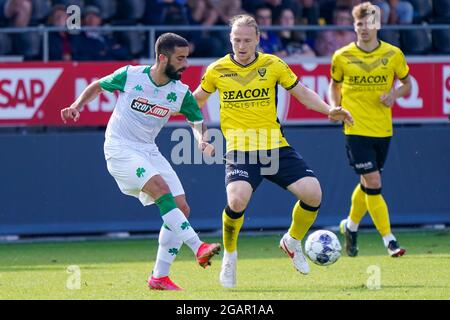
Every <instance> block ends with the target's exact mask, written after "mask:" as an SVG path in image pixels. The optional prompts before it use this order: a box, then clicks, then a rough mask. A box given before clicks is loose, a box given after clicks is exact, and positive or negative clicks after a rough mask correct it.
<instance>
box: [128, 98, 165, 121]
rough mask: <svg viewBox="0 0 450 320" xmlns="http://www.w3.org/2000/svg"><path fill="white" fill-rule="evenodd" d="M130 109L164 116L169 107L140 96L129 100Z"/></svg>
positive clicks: (160, 116)
mask: <svg viewBox="0 0 450 320" xmlns="http://www.w3.org/2000/svg"><path fill="white" fill-rule="evenodd" d="M131 109H133V110H135V111H138V112H142V113H144V114H145V115H149V116H153V117H156V118H164V117H165V116H167V114H168V113H169V111H170V110H169V109H167V108H165V107H162V106H159V105H157V104H151V103H149V102H148V100H147V99H145V98H140V97H139V98H137V99H134V100H133V102H131Z"/></svg>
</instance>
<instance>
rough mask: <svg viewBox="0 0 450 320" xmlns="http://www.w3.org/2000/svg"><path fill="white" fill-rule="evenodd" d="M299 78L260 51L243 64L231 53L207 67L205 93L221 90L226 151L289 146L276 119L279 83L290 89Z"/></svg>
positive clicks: (282, 63)
mask: <svg viewBox="0 0 450 320" xmlns="http://www.w3.org/2000/svg"><path fill="white" fill-rule="evenodd" d="M297 83H298V78H297V76H296V75H295V73H294V72H293V71H292V70H291V69H290V68H289V66H288V65H287V64H286V63H285V62H284V61H283V60H281V59H280V58H278V57H276V56H274V55H271V54H264V53H260V52H258V53H257V55H256V59H255V60H254V61H253V62H251V63H250V64H248V65H246V66H244V65H241V64H239V63H238V62H237V61H235V60H234V59H233V57H232V55H231V54H229V55H226V56H225V57H223V58H221V59H219V60H217V61H216V62H214V63H212V64H211V65H209V66H208V68H207V70H206V73H205V75H204V76H203V78H202V82H201V87H202V89H203V90H204V91H205V92H208V93H213V92H215V91H216V90H219V97H220V126H221V129H222V132H223V134H224V136H225V139H226V142H227V151H231V150H239V151H255V150H270V149H275V148H280V147H285V146H288V145H289V144H288V142H287V141H286V139H285V137H284V135H283V131H282V128H281V124H280V122H279V121H278V118H277V86H278V84H280V85H281V86H282V87H284V88H285V89H286V90H290V89H292V88H293V87H295V86H296V85H297Z"/></svg>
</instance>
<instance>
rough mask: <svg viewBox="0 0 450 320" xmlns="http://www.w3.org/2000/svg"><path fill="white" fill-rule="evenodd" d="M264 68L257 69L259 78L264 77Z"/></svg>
mask: <svg viewBox="0 0 450 320" xmlns="http://www.w3.org/2000/svg"><path fill="white" fill-rule="evenodd" d="M266 71H267V70H266V68H259V69H258V73H259V75H260V76H261V77H264V76H265V75H266Z"/></svg>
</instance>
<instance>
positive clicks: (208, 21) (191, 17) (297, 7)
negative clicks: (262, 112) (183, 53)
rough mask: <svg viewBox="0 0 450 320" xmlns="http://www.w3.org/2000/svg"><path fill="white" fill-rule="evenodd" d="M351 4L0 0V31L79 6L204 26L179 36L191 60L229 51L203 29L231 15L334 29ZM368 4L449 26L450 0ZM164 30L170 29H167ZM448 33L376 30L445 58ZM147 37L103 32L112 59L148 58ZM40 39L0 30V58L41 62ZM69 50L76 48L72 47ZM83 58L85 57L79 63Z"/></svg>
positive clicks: (105, 19)
mask: <svg viewBox="0 0 450 320" xmlns="http://www.w3.org/2000/svg"><path fill="white" fill-rule="evenodd" d="M355 2H359V1H355V0H338V1H329V0H320V1H310V0H258V1H246V0H243V1H230V2H229V3H228V4H227V5H226V6H224V4H223V3H222V2H220V1H217V0H198V1H197V0H195V1H193V0H120V1H119V0H0V27H12V28H14V27H27V26H29V27H36V26H52V25H54V24H52V23H51V22H49V17H50V15H51V13H52V10H53V9H54V8H55V6H56V5H63V6H65V7H67V6H69V5H76V6H79V7H80V9H81V12H82V13H83V15H84V12H85V10H86V8H92V7H95V8H97V9H98V12H99V16H100V18H101V25H106V26H108V25H109V26H128V27H129V26H161V25H167V26H174V25H175V26H184V25H185V26H203V27H204V30H202V31H192V30H189V28H187V30H183V32H179V33H181V34H182V35H183V36H185V37H186V38H187V39H188V40H189V42H190V43H191V56H192V57H217V56H221V55H223V54H225V53H226V52H228V51H229V43H228V40H227V34H228V33H227V32H226V30H223V31H211V30H209V29H208V28H209V27H210V26H225V25H226V21H224V20H227V19H228V17H229V16H230V15H233V14H235V13H244V12H248V13H251V14H255V11H256V9H257V8H258V7H260V6H261V5H264V6H266V7H268V8H270V9H271V11H272V18H273V22H274V25H276V24H275V23H277V21H279V15H280V13H281V12H282V9H284V8H290V9H291V10H292V12H293V13H294V15H295V25H297V26H298V25H317V24H320V25H330V26H333V25H334V24H333V23H334V22H333V12H334V10H335V8H338V7H345V6H346V7H347V8H349V9H350V8H351V6H352V5H353V4H354V3H355ZM373 2H374V3H378V4H379V5H380V6H381V7H382V8H383V11H387V12H391V13H392V12H396V13H397V14H396V15H395V14H394V16H396V18H395V17H394V18H393V17H392V14H390V15H386V13H385V12H383V19H384V20H386V21H385V22H387V23H388V24H389V23H400V24H401V23H406V24H408V21H409V19H410V18H409V17H410V16H411V10H413V14H412V15H413V19H412V24H416V25H422V24H431V25H433V24H450V0H408V1H398V5H399V7H397V8H393V7H392V4H391V2H390V1H386V0H379V1H378V0H374V1H373ZM411 8H412V9H411ZM222 11H224V12H222ZM225 11H226V12H227V13H225ZM83 25H84V21H83ZM169 30H170V27H169V28H168V30H167V31H169ZM303 32H304V31H303ZM449 32H450V31H449V30H448V29H442V30H424V29H417V30H410V29H408V30H394V29H388V30H382V31H381V32H380V38H381V39H382V40H384V41H386V42H389V43H392V44H394V45H396V46H400V47H401V48H402V49H403V50H404V51H405V53H406V54H421V55H423V54H446V53H448V52H449V48H448V47H449V44H448V39H449ZM51 33H52V32H50V34H51ZM53 33H55V32H53ZM160 33H162V31H157V32H156V33H155V36H158V35H159V34H160ZM305 34H306V37H305V38H304V39H303V41H304V42H305V43H306V44H307V45H309V46H310V47H312V48H315V47H316V45H317V44H316V43H315V40H316V38H317V35H318V34H320V32H317V31H307V32H306V33H305ZM149 35H150V34H149V32H148V31H146V30H140V31H134V30H133V31H130V30H129V29H128V30H126V31H125V30H124V31H115V32H113V33H111V34H108V39H109V40H110V41H111V43H113V44H117V45H119V46H121V47H123V48H124V49H125V50H126V51H127V53H126V54H121V55H118V56H115V57H114V58H115V59H119V60H128V59H133V58H137V59H138V58H147V57H149V52H148V51H149V50H148V43H149ZM78 36H79V35H77V34H75V33H71V35H70V37H71V38H74V39H76V38H77V37H78ZM48 38H49V39H51V40H54V39H55V36H52V35H49V37H48ZM56 38H57V37H56ZM43 39H44V38H43V33H42V32H24V33H5V32H1V31H0V40H1V43H2V46H1V48H0V55H1V56H8V55H13V56H22V57H23V59H24V60H42V59H43V51H44V48H45V46H44V45H43ZM74 42H75V43H76V42H77V41H74ZM205 44H206V46H205ZM49 46H50V48H49V50H48V51H49V52H52V51H55V50H61V49H60V48H59V47H58V46H60V42H58V41H56V42H53V41H50V44H49ZM52 46H56V48H52ZM73 46H74V48H75V47H76V46H77V45H76V44H74V45H73ZM205 48H206V49H205ZM84 50H86V48H84ZM91 50H93V49H91ZM315 54H316V55H317V56H321V55H325V56H328V55H329V53H328V52H326V53H322V52H318V50H315ZM55 56H60V57H62V56H63V55H62V54H61V53H60V54H56V55H53V56H52V57H49V59H50V60H58V58H55ZM87 56H89V54H87ZM66 57H67V56H66ZM59 59H62V58H59ZM70 59H71V60H77V55H76V54H73V55H71V56H70ZM83 59H85V58H82V59H81V60H83ZM106 60H108V59H106Z"/></svg>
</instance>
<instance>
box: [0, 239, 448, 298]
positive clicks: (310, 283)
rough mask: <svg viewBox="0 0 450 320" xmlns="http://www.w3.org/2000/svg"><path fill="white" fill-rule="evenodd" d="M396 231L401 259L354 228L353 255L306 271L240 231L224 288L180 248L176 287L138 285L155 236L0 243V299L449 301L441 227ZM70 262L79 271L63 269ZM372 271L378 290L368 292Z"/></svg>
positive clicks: (216, 262)
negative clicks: (234, 279)
mask: <svg viewBox="0 0 450 320" xmlns="http://www.w3.org/2000/svg"><path fill="white" fill-rule="evenodd" d="M396 234H397V237H398V238H399V240H400V243H401V244H402V245H403V246H404V247H406V248H407V250H408V251H407V255H405V256H404V257H402V258H398V259H394V258H390V257H388V256H387V253H386V251H385V249H384V247H383V245H382V242H381V239H380V238H379V236H378V234H376V233H361V234H360V237H359V239H360V243H359V247H360V256H359V257H357V258H349V257H347V256H345V255H343V256H342V257H341V258H340V259H339V260H338V261H337V262H336V263H335V264H334V265H331V266H328V267H320V266H316V265H313V264H311V266H312V270H311V273H310V274H309V275H308V276H303V275H301V274H300V273H298V272H296V271H295V270H294V268H293V266H292V264H291V261H290V260H289V258H287V256H285V255H284V254H283V253H282V252H281V251H280V250H279V248H278V241H279V239H280V237H279V236H277V235H270V236H248V235H245V234H244V235H241V237H240V240H239V264H238V286H237V288H236V289H232V290H229V289H224V288H222V287H221V286H220V284H219V282H218V277H219V272H220V257H217V256H216V257H215V258H214V259H213V265H212V266H211V267H210V268H207V269H202V268H201V267H199V266H198V265H197V264H196V263H195V261H194V258H193V255H192V253H191V252H190V250H189V249H188V248H187V247H183V248H182V250H181V252H180V254H179V257H178V258H177V260H176V261H175V264H174V265H173V268H172V273H171V276H172V279H173V280H174V281H175V282H176V283H177V284H179V285H180V286H182V287H184V288H185V290H184V291H182V292H161V291H150V290H148V288H147V287H146V278H147V275H148V273H149V271H150V270H151V268H152V267H153V261H154V258H155V255H156V249H157V241H156V239H135V240H134V239H128V240H105V241H87V242H59V243H33V244H0V299H151V300H155V299H168V300H175V299H183V300H191V299H200V300H201V299H221V300H229V299H233V300H238V299H276V300H278V299H283V300H288V299H445V300H447V299H449V298H450V235H449V232H448V231H428V232H425V231H417V232H397V233H396ZM280 236H281V234H280ZM340 239H341V243H343V241H342V238H340ZM206 240H208V241H220V239H218V238H207V239H206ZM70 265H76V266H78V268H79V269H78V270H79V273H78V271H76V272H72V273H70V272H68V271H67V268H68V266H70ZM75 270H76V269H75ZM374 271H375V272H374ZM78 274H79V276H80V277H79V278H77V276H78ZM377 276H379V278H378V279H379V280H380V281H379V283H380V288H379V289H368V288H367V284H368V283H372V284H373V283H376V282H373V281H376V278H377ZM77 279H80V280H79V281H78V280H77ZM77 281H78V282H77ZM371 281H372V282H371ZM78 284H80V286H79V289H77V285H78ZM68 287H69V288H72V289H69V288H68Z"/></svg>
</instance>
